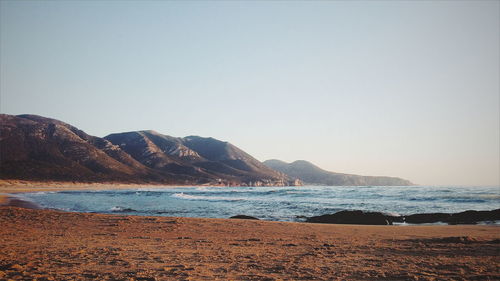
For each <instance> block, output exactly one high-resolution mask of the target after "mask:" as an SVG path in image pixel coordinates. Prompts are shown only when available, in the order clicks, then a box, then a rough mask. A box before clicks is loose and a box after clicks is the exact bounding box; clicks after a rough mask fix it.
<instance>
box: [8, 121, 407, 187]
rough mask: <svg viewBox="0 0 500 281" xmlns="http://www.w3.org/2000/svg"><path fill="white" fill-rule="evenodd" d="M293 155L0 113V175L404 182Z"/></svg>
mask: <svg viewBox="0 0 500 281" xmlns="http://www.w3.org/2000/svg"><path fill="white" fill-rule="evenodd" d="M297 162H299V164H300V161H297ZM297 162H294V163H295V165H294V163H292V164H286V163H285V162H281V161H279V160H269V161H266V162H265V165H264V163H261V162H260V161H258V160H257V159H255V158H254V157H252V156H251V155H249V154H248V153H246V152H244V151H243V150H241V149H239V148H238V147H236V146H234V145H232V144H231V143H228V142H225V141H220V140H217V139H214V138H205V137H199V136H188V137H183V138H178V137H172V136H168V135H163V134H160V133H158V132H155V131H152V130H147V131H134V132H124V133H115V134H110V135H108V136H106V137H104V138H100V137H95V136H91V135H88V134H87V133H85V132H83V131H82V130H79V129H78V128H76V127H74V126H72V125H69V124H67V123H64V122H62V121H59V120H55V119H51V118H46V117H42V116H38V115H29V114H24V115H16V116H14V115H7V114H0V179H11V180H14V179H19V180H31V181H74V182H120V183H158V184H188V185H203V184H207V185H235V186H261V185H267V186H286V185H300V184H301V181H304V182H307V183H317V184H326V182H329V183H330V185H339V183H350V184H349V185H357V184H359V185H364V184H365V183H368V182H370V183H375V182H377V183H379V185H393V184H398V185H402V184H401V181H395V180H394V179H397V178H388V177H383V178H380V177H362V176H355V175H344V176H343V178H344V180H343V181H342V180H330V179H329V180H325V179H327V178H328V176H327V175H328V174H325V173H322V172H321V171H323V170H321V169H319V168H318V167H315V166H313V167H315V169H311V167H309V166H308V165H303V167H302V168H303V169H302V171H300V170H301V166H300V165H296V164H297ZM304 162H305V161H304ZM306 163H307V162H306ZM309 164H310V163H309ZM287 165H289V167H288V168H287ZM310 165H312V164H310ZM314 172H316V176H314ZM318 172H319V173H318ZM323 172H326V171H323ZM326 173H329V172H326ZM331 174H333V175H338V176H337V177H340V178H342V176H341V175H343V174H336V173H331ZM363 179H364V180H363ZM368 179H370V180H368ZM377 179H378V180H377ZM398 180H401V179H398ZM403 181H404V180H403ZM351 183H354V184H351ZM408 183H409V182H408ZM340 185H342V184H340Z"/></svg>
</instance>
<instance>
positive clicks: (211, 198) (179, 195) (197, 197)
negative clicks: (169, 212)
mask: <svg viewBox="0 0 500 281" xmlns="http://www.w3.org/2000/svg"><path fill="white" fill-rule="evenodd" d="M172 197H175V198H179V199H185V200H208V201H243V200H246V199H245V198H231V197H222V196H203V195H191V194H184V193H183V192H181V193H174V194H172Z"/></svg>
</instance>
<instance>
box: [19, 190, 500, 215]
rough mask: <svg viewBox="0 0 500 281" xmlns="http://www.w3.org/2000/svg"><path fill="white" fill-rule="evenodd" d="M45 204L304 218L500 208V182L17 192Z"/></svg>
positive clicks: (141, 211)
mask: <svg viewBox="0 0 500 281" xmlns="http://www.w3.org/2000/svg"><path fill="white" fill-rule="evenodd" d="M16 196H20V197H22V198H21V199H24V200H29V201H32V202H35V203H37V204H38V205H41V206H42V207H44V208H50V209H59V210H64V211H70V212H89V213H105V214H117V213H119V214H127V215H140V216H175V217H203V218H228V217H231V216H235V215H248V216H253V217H256V218H259V219H262V220H270V221H304V220H305V219H306V218H307V217H311V216H317V215H324V214H332V213H335V212H338V211H341V210H363V211H375V212H384V213H388V214H392V215H409V214H416V213H432V212H445V213H456V212H462V211H466V210H493V209H498V208H500V187H456V186H453V187H452V186H449V187H437V186H298V187H178V188H171V187H169V188H158V187H150V188H147V187H146V188H140V189H130V190H81V191H57V192H33V193H23V194H22V195H19V194H17V195H16Z"/></svg>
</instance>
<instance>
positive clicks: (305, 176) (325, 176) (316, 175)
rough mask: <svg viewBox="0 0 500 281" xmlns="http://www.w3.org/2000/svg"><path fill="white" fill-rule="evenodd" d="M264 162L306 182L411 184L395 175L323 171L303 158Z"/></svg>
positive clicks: (363, 184) (339, 184) (381, 184)
mask: <svg viewBox="0 0 500 281" xmlns="http://www.w3.org/2000/svg"><path fill="white" fill-rule="evenodd" d="M264 164H265V165H266V166H268V167H269V168H271V169H274V170H276V171H280V172H282V173H284V174H286V175H288V176H290V177H291V178H297V179H300V180H302V181H303V182H304V183H306V184H321V185H333V186H342V185H345V186H366V185H375V186H391V185H392V186H396V185H398V186H404V185H412V183H411V182H410V181H408V180H405V179H401V178H395V177H377V176H359V175H350V174H341V173H335V172H329V171H325V170H323V169H321V168H319V167H318V166H315V165H313V164H312V163H310V162H307V161H304V160H298V161H295V162H292V163H286V162H283V161H280V160H276V159H273V160H267V161H264Z"/></svg>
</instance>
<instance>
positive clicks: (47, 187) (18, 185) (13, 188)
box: [0, 180, 192, 193]
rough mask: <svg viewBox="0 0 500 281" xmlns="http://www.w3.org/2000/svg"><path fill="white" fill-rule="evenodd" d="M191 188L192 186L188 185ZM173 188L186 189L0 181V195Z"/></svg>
mask: <svg viewBox="0 0 500 281" xmlns="http://www.w3.org/2000/svg"><path fill="white" fill-rule="evenodd" d="M189 186H192V185H189ZM151 187H154V188H175V187H186V186H181V185H165V184H158V183H143V184H138V183H115V182H109V183H86V182H59V181H22V180H0V193H22V192H38V191H64V190H110V189H135V188H151Z"/></svg>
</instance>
